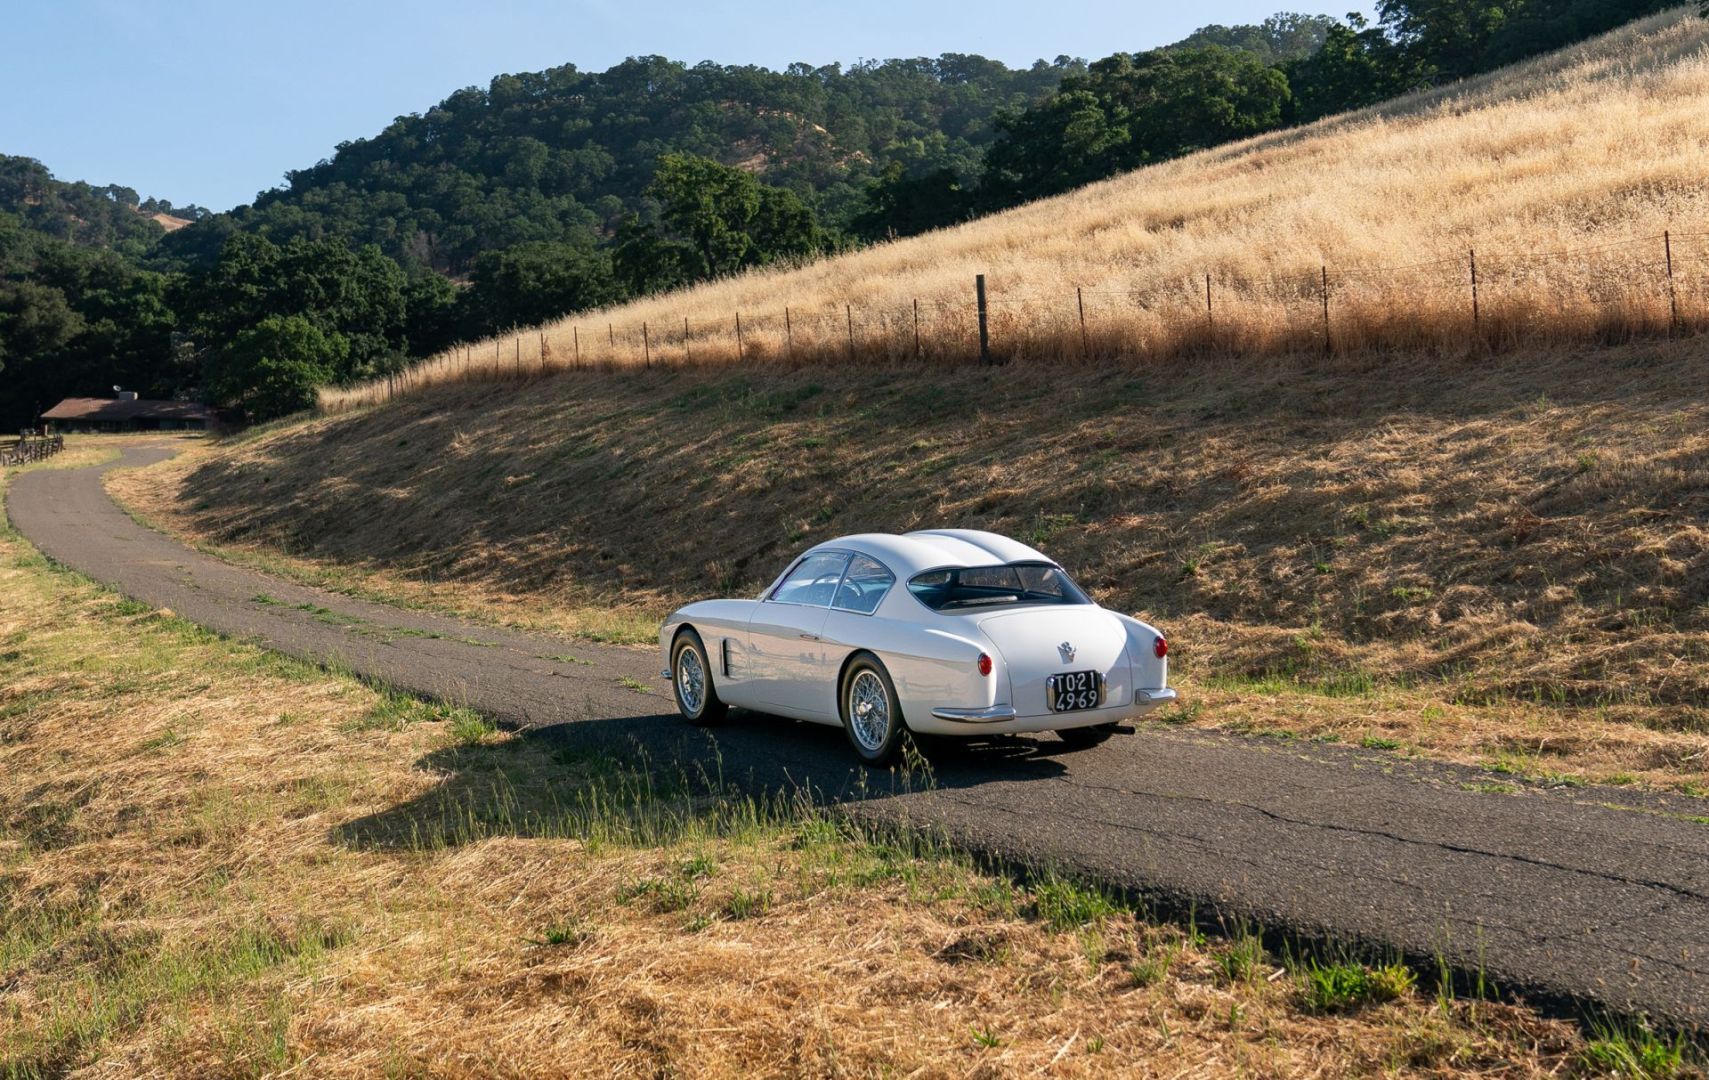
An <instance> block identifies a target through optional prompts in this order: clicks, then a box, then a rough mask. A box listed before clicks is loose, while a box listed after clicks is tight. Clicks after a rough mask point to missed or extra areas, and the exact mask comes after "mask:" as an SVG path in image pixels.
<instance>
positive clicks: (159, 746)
mask: <svg viewBox="0 0 1709 1080" xmlns="http://www.w3.org/2000/svg"><path fill="white" fill-rule="evenodd" d="M183 741H184V735H183V733H182V732H180V731H179V730H178V729H177V728H170V727H169V728H167V729H166V730H165V731H163V732H161V733H160V734H159V735H156V736H155V737H154V738H152V739H144V740H143V741H142V743H141V745H140V746H138V747H137V749H139V750H141V751H142V752H143V753H145V754H152V753H154V752H155V751H156V750H170V749H171V748H172V747H174V746H177V745H179V744H180V743H182V742H183Z"/></svg>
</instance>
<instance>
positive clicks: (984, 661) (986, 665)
mask: <svg viewBox="0 0 1709 1080" xmlns="http://www.w3.org/2000/svg"><path fill="white" fill-rule="evenodd" d="M979 674H981V675H989V674H991V658H990V657H989V656H986V655H985V654H984V653H980V654H979Z"/></svg>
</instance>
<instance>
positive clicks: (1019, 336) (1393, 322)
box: [322, 230, 1709, 411]
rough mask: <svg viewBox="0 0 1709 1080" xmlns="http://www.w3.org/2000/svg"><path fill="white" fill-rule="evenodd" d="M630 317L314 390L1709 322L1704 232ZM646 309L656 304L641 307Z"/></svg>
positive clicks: (1234, 348)
mask: <svg viewBox="0 0 1709 1080" xmlns="http://www.w3.org/2000/svg"><path fill="white" fill-rule="evenodd" d="M692 302H693V305H694V308H693V310H692V311H690V312H688V313H685V314H681V315H676V316H670V317H667V318H663V319H652V318H649V319H643V320H636V321H623V322H619V321H616V320H611V319H605V320H593V319H589V320H585V321H583V320H577V319H575V318H573V317H572V318H571V319H569V320H566V321H563V322H559V323H557V324H554V326H553V327H552V328H551V329H550V330H545V329H535V330H528V331H515V332H512V333H510V334H507V335H504V336H501V337H496V338H492V339H489V340H487V341H484V342H480V343H475V344H469V345H462V346H458V347H456V348H454V349H452V350H450V351H448V352H446V353H442V354H440V355H439V356H436V357H433V358H430V359H428V360H424V361H421V362H419V363H417V364H414V365H412V366H410V367H409V368H406V369H405V370H403V371H400V372H398V373H396V374H394V375H390V376H386V377H384V378H381V379H376V380H373V381H370V382H368V383H366V384H363V385H360V386H356V387H351V388H347V389H342V390H335V391H330V392H328V393H327V394H325V395H323V398H322V406H323V408H326V409H328V410H329V411H337V410H339V409H341V408H349V407H355V406H364V405H375V404H380V403H383V402H386V401H390V400H393V399H394V398H396V397H398V396H400V395H403V394H408V393H411V392H414V391H417V390H420V389H423V388H425V387H429V386H434V385H439V384H445V383H457V382H468V381H481V380H523V379H533V378H539V377H542V376H546V375H552V374H556V373H559V372H563V371H567V370H577V369H587V370H601V369H616V368H622V369H630V368H636V367H640V368H654V367H659V368H671V367H698V366H705V365H713V364H731V363H734V364H757V363H776V362H783V363H788V364H798V363H809V362H811V363H830V362H836V361H843V362H851V363H852V362H861V361H890V362H899V361H901V362H905V361H917V362H938V363H953V362H976V363H988V364H1001V363H1007V362H1010V361H1014V360H1026V359H1031V360H1040V361H1049V362H1064V361H1074V360H1102V359H1119V358H1132V359H1139V360H1145V359H1164V358H1169V357H1176V356H1181V355H1184V354H1200V355H1203V354H1228V355H1251V356H1261V355H1273V354H1284V353H1297V352H1301V351H1311V350H1316V351H1320V352H1325V353H1331V354H1333V353H1339V352H1355V351H1362V350H1370V349H1385V348H1387V349H1396V348H1419V347H1424V348H1430V347H1435V348H1454V347H1464V346H1474V347H1479V348H1487V349H1492V350H1502V349H1511V348H1516V347H1519V346H1521V345H1525V344H1531V343H1542V342H1563V343H1571V342H1601V343H1617V342H1620V341H1627V340H1634V339H1637V338H1642V337H1652V336H1661V335H1671V334H1681V333H1690V332H1697V331H1699V330H1702V329H1705V328H1706V327H1709V233H1691V232H1674V231H1671V230H1670V231H1667V232H1663V233H1660V234H1654V235H1646V236H1639V237H1632V238H1628V239H1622V240H1616V241H1610V242H1605V243H1599V244H1595V245H1590V246H1586V247H1579V248H1572V249H1566V250H1532V251H1496V252H1485V251H1479V250H1477V249H1476V248H1468V249H1467V250H1466V252H1465V253H1464V254H1463V255H1457V256H1453V257H1445V258H1440V259H1432V260H1427V261H1422V262H1412V263H1405V264H1399V265H1393V266H1349V267H1335V266H1331V265H1329V264H1327V263H1319V264H1318V265H1315V266H1302V267H1301V268H1300V269H1299V270H1298V272H1293V273H1284V274H1279V275H1276V276H1272V277H1267V278H1252V277H1247V276H1243V275H1241V274H1238V273H1233V272H1228V271H1223V272H1218V271H1216V270H1211V271H1207V272H1205V273H1203V274H1202V275H1193V276H1191V277H1186V276H1183V275H1178V274H1177V275H1173V276H1167V277H1162V278H1157V279H1142V278H1138V277H1135V278H1132V279H1129V280H1124V281H1108V282H1103V283H1100V284H1087V285H1072V286H1058V287H1045V286H1041V285H1039V284H1036V283H1035V284H1028V283H1021V284H1017V285H1013V286H1006V285H1005V283H1004V282H1003V281H1002V280H1000V279H992V280H990V281H987V279H986V276H985V275H977V276H976V277H975V278H974V279H973V280H972V281H969V282H968V287H967V289H966V292H965V293H964V294H962V295H960V296H949V295H934V296H929V297H915V298H908V299H907V300H905V301H902V302H892V303H884V304H874V303H865V304H863V303H857V302H854V301H852V300H850V301H845V302H842V303H837V304H815V305H799V306H798V305H793V304H789V303H787V302H784V303H780V304H779V305H778V306H777V307H775V308H773V309H770V310H758V311H755V310H732V311H730V312H729V314H728V316H727V317H719V318H712V317H709V316H708V315H707V314H706V311H707V301H706V300H705V299H704V298H699V299H695V300H693V301H692ZM652 306H653V309H654V310H656V304H654V305H652Z"/></svg>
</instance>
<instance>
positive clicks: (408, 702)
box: [345, 686, 494, 735]
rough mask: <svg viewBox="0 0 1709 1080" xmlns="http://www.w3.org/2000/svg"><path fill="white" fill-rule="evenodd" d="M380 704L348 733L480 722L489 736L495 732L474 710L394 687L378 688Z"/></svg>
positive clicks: (348, 725)
mask: <svg viewBox="0 0 1709 1080" xmlns="http://www.w3.org/2000/svg"><path fill="white" fill-rule="evenodd" d="M374 690H375V692H376V693H377V694H378V695H379V697H378V700H376V701H375V702H374V704H373V705H372V706H371V707H370V708H369V709H368V711H367V712H365V713H363V714H362V715H361V716H360V717H358V718H357V719H355V720H352V721H350V722H349V723H348V724H346V725H345V730H346V731H402V730H403V729H405V728H407V727H410V726H412V725H415V724H441V723H449V724H451V725H453V727H454V728H455V726H456V725H458V724H460V723H461V724H468V723H470V722H471V721H472V720H478V721H480V722H481V723H484V724H486V726H487V730H486V734H488V735H490V734H492V732H493V730H494V728H493V727H492V724H491V723H490V722H489V721H486V720H482V719H481V718H480V717H479V715H478V714H477V713H475V711H474V710H472V709H467V708H462V707H459V706H456V705H447V704H445V703H443V702H438V701H429V700H426V699H424V698H418V697H416V696H415V695H413V694H406V693H403V692H402V691H399V690H393V689H391V688H390V687H385V686H376V687H374Z"/></svg>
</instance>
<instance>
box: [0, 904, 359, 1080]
mask: <svg viewBox="0 0 1709 1080" xmlns="http://www.w3.org/2000/svg"><path fill="white" fill-rule="evenodd" d="M35 929H36V930H39V931H46V932H47V933H50V934H52V935H53V936H52V937H51V938H50V940H53V941H59V942H63V943H64V944H65V946H66V949H67V952H68V953H69V954H71V955H89V956H94V957H97V958H99V959H98V960H97V961H95V962H90V963H87V964H85V965H80V966H76V967H70V968H64V969H61V970H59V971H56V972H55V980H56V981H63V982H64V984H65V988H66V991H67V992H63V993H55V994H54V995H53V1002H54V1004H53V1007H52V1008H51V1009H44V1010H41V1011H38V1012H35V1013H34V1014H33V1015H31V1016H29V1017H28V1018H27V1019H25V1018H16V1019H18V1020H21V1021H23V1022H21V1023H15V1024H13V1025H12V1026H11V1029H10V1030H9V1031H7V1032H6V1033H5V1034H4V1035H0V1068H3V1071H4V1074H5V1075H6V1076H9V1077H10V1076H18V1077H35V1076H58V1075H63V1074H64V1073H66V1072H68V1071H69V1070H70V1068H71V1067H72V1066H73V1065H75V1064H77V1063H79V1062H85V1061H88V1060H89V1059H90V1057H91V1055H93V1054H94V1053H96V1052H97V1051H98V1048H99V1047H101V1046H103V1045H104V1044H106V1043H107V1042H109V1041H110V1040H112V1039H113V1038H115V1037H118V1036H120V1035H122V1034H123V1033H125V1032H128V1031H132V1030H134V1029H136V1027H137V1026H138V1025H140V1024H143V1023H146V1022H147V1019H148V1017H150V1016H155V1015H160V1014H161V1013H163V1012H165V1013H166V1014H169V1015H170V1014H172V1013H174V1012H176V1011H178V1009H179V1008H181V1007H182V1006H185V1005H188V1004H190V1003H192V1002H206V1003H208V1004H217V1003H218V1002H219V1001H220V999H221V997H222V995H223V994H224V993H225V992H226V991H228V990H229V989H231V988H233V987H237V986H241V985H244V984H246V983H249V982H251V981H253V980H254V979H255V978H257V977H258V976H260V975H261V974H263V973H265V972H267V971H269V970H272V969H275V968H278V967H280V966H282V965H284V964H287V963H290V964H294V965H296V966H297V967H298V968H299V969H300V970H305V971H306V970H311V969H312V967H313V966H314V964H315V963H316V962H317V961H318V960H319V959H320V958H321V957H322V956H324V955H325V954H326V953H328V952H330V951H332V950H334V949H338V948H341V947H343V946H344V945H347V944H349V943H350V942H351V941H352V940H354V936H353V934H352V933H351V931H350V929H349V928H348V927H345V926H342V925H337V924H330V923H326V922H323V921H320V920H316V919H313V918H305V919H299V920H297V922H296V923H295V924H294V925H289V926H279V925H274V924H272V923H268V924H262V925H257V926H244V927H239V928H237V929H234V930H230V931H227V932H225V933H223V934H221V933H217V932H214V933H210V932H207V931H203V932H200V933H198V935H197V936H196V938H195V939H193V940H187V941H182V942H178V941H171V942H169V941H165V940H163V939H161V938H160V937H159V936H158V935H157V934H153V933H147V932H138V933H137V934H134V935H131V936H129V937H119V936H116V935H115V932H114V931H109V930H106V929H103V928H102V927H101V926H99V925H98V924H97V923H94V922H90V923H88V924H86V928H85V929H83V930H81V931H78V930H76V929H75V927H67V926H65V925H63V924H57V925H54V926H38V927H35ZM18 930H19V928H18V927H13V928H12V929H11V930H10V931H8V933H7V935H6V947H5V948H4V949H0V957H3V958H4V959H5V960H7V961H10V960H11V959H12V955H11V954H12V953H13V949H14V948H15V945H16V941H15V936H16V934H17V933H18ZM67 930H70V931H71V932H72V935H73V936H71V937H65V936H63V935H64V933H65V931H67Z"/></svg>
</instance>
